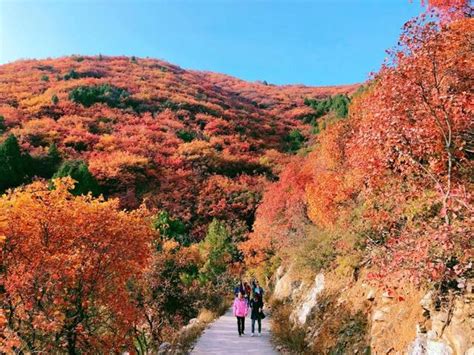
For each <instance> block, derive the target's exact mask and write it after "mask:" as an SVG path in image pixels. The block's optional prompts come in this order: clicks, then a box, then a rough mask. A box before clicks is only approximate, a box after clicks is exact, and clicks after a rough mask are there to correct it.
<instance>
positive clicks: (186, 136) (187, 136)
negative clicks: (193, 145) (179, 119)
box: [176, 129, 196, 143]
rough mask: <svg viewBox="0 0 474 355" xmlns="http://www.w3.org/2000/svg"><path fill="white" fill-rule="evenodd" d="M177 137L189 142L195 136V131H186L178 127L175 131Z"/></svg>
mask: <svg viewBox="0 0 474 355" xmlns="http://www.w3.org/2000/svg"><path fill="white" fill-rule="evenodd" d="M176 135H177V136H178V138H180V139H182V140H183V141H184V142H186V143H189V142H191V141H193V140H194V139H195V138H196V133H194V132H193V131H186V130H184V129H180V130H179V131H177V132H176Z"/></svg>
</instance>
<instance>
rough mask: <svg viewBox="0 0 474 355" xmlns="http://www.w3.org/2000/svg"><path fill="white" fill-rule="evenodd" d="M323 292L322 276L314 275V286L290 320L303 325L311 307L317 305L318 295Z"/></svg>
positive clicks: (320, 274)
mask: <svg viewBox="0 0 474 355" xmlns="http://www.w3.org/2000/svg"><path fill="white" fill-rule="evenodd" d="M323 290H324V274H322V273H319V274H318V275H316V278H315V280H314V284H313V286H312V287H311V289H310V290H309V292H308V294H307V295H306V298H305V299H304V302H303V303H302V304H301V305H300V306H299V307H297V308H296V309H295V310H294V311H293V313H292V314H291V319H292V320H293V321H294V322H295V323H299V324H300V325H304V324H305V323H306V319H307V318H308V315H309V314H310V313H311V311H312V309H313V307H314V306H315V305H316V304H317V298H318V295H319V294H320V293H321V292H322V291H323Z"/></svg>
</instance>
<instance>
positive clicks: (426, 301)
mask: <svg viewBox="0 0 474 355" xmlns="http://www.w3.org/2000/svg"><path fill="white" fill-rule="evenodd" d="M420 305H421V307H423V309H426V310H427V311H430V310H431V309H432V308H433V292H432V291H429V292H428V293H427V294H426V295H424V296H423V298H422V299H421V301H420Z"/></svg>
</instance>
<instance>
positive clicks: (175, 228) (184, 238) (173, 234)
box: [152, 211, 190, 245]
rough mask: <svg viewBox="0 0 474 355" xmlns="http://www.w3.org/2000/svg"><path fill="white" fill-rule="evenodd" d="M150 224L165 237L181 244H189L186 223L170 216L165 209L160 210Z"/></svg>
mask: <svg viewBox="0 0 474 355" xmlns="http://www.w3.org/2000/svg"><path fill="white" fill-rule="evenodd" d="M152 226H153V228H154V229H155V230H157V231H159V232H160V236H161V237H163V238H165V239H173V240H176V241H177V242H179V243H180V244H181V245H189V243H190V240H189V236H188V235H187V230H186V225H185V224H184V223H183V222H182V221H181V220H179V219H175V218H172V217H171V216H170V215H169V213H168V212H167V211H160V212H159V213H158V214H157V215H156V216H155V217H154V218H153V222H152Z"/></svg>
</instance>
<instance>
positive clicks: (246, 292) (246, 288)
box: [244, 282, 252, 302]
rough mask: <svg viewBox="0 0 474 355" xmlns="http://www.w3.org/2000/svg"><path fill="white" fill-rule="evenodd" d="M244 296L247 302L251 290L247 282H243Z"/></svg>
mask: <svg viewBox="0 0 474 355" xmlns="http://www.w3.org/2000/svg"><path fill="white" fill-rule="evenodd" d="M244 292H245V294H244V297H245V298H246V299H247V302H250V294H251V292H252V288H251V287H250V285H249V283H248V282H244Z"/></svg>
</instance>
